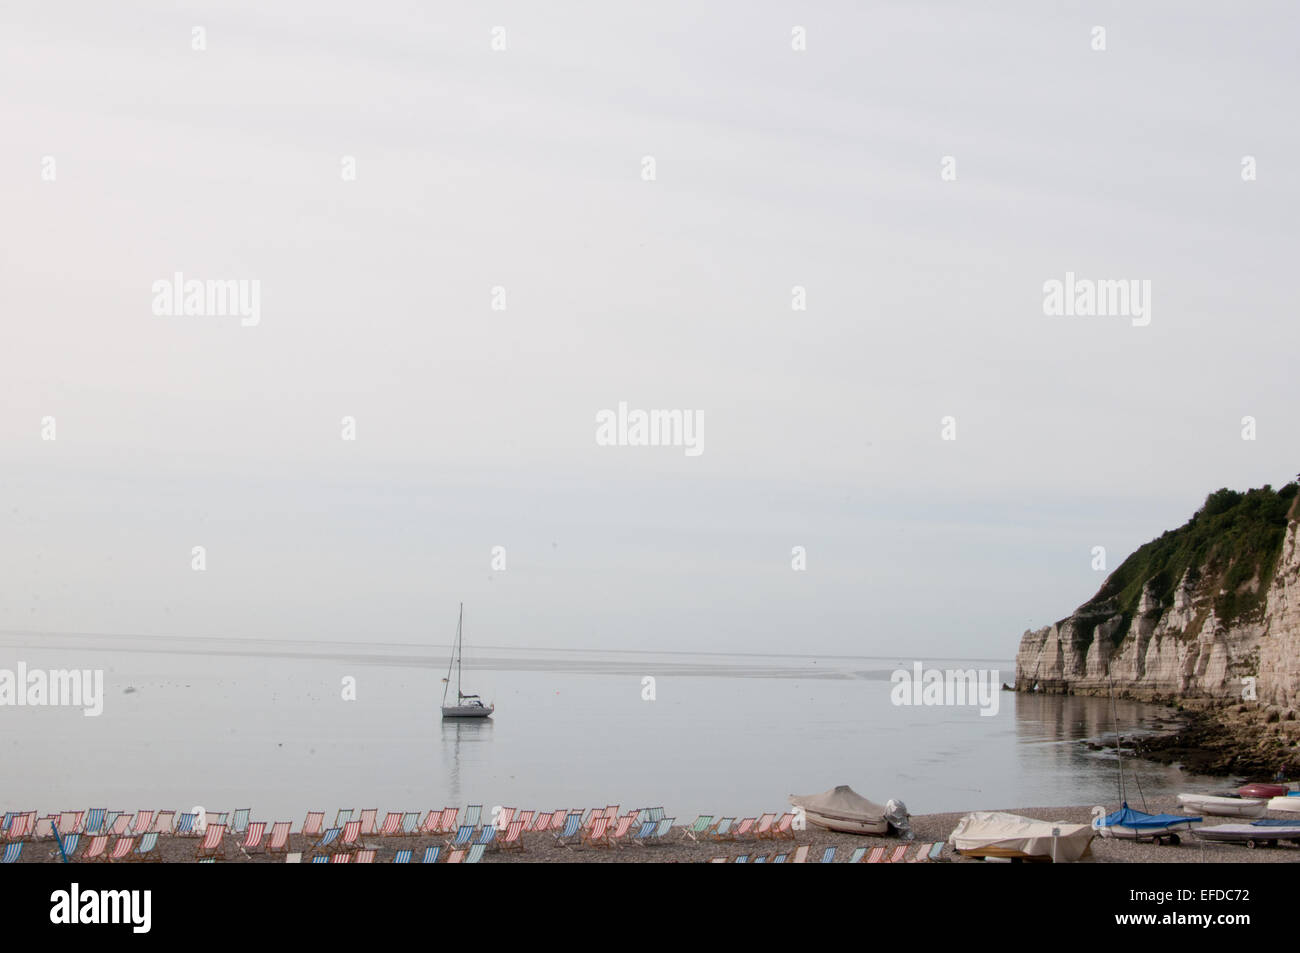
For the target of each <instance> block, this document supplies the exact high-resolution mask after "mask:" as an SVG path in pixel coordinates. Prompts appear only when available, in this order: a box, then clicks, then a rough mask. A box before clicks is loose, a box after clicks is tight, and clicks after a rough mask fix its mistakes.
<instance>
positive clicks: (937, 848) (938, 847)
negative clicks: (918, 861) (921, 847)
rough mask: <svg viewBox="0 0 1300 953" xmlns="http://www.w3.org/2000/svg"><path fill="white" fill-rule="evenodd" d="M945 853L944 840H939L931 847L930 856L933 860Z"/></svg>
mask: <svg viewBox="0 0 1300 953" xmlns="http://www.w3.org/2000/svg"><path fill="white" fill-rule="evenodd" d="M942 853H943V841H938V842H936V843H935V845H934V846H933V847H931V848H930V854H929V857H930V859H931V860H938V859H939V855H940V854H942Z"/></svg>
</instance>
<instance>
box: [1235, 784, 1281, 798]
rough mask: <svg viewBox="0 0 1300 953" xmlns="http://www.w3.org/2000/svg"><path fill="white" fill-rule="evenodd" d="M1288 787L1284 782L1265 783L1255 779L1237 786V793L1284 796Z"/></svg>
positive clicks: (1258, 795) (1249, 795) (1267, 796)
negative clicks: (1252, 781) (1250, 782)
mask: <svg viewBox="0 0 1300 953" xmlns="http://www.w3.org/2000/svg"><path fill="white" fill-rule="evenodd" d="M1288 790H1289V788H1287V786H1286V785H1285V784H1267V783H1264V782H1260V781H1256V782H1254V783H1252V784H1243V785H1242V786H1241V787H1239V788H1237V793H1238V794H1240V795H1241V796H1242V797H1258V798H1271V797H1286V795H1287V791H1288Z"/></svg>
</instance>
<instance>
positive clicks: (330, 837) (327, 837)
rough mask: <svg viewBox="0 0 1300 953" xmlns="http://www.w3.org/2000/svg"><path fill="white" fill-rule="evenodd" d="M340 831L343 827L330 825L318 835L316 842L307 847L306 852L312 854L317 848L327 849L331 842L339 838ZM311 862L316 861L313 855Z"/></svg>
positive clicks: (341, 831)
mask: <svg viewBox="0 0 1300 953" xmlns="http://www.w3.org/2000/svg"><path fill="white" fill-rule="evenodd" d="M342 833H343V828H341V827H331V828H330V829H329V830H327V831H326V832H325V833H324V834H322V835H321V836H320V839H319V840H317V841H316V843H314V844H312V845H311V846H310V847H308V848H307V853H309V854H314V853H316V851H318V850H326V849H328V848H329V846H330V845H331V844H333V843H334V842H335V841H336V840H338V839H339V835H340V834H342ZM312 863H313V864H314V863H316V858H314V857H313V858H312Z"/></svg>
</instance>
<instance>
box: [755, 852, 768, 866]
mask: <svg viewBox="0 0 1300 953" xmlns="http://www.w3.org/2000/svg"><path fill="white" fill-rule="evenodd" d="M754 863H756V864H765V863H767V855H766V854H764V855H762V856H761V857H755V858H754Z"/></svg>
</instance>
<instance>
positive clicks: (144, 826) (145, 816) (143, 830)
mask: <svg viewBox="0 0 1300 953" xmlns="http://www.w3.org/2000/svg"><path fill="white" fill-rule="evenodd" d="M152 823H153V811H136V812H135V825H134V826H133V827H132V828H131V833H132V834H134V835H135V836H136V837H143V836H144V835H145V834H147V833H149V825H150V824H152Z"/></svg>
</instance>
